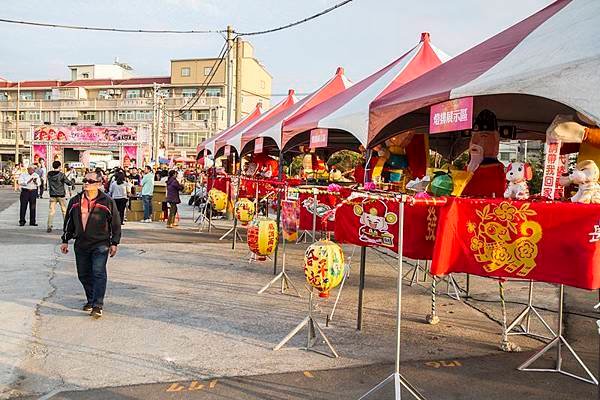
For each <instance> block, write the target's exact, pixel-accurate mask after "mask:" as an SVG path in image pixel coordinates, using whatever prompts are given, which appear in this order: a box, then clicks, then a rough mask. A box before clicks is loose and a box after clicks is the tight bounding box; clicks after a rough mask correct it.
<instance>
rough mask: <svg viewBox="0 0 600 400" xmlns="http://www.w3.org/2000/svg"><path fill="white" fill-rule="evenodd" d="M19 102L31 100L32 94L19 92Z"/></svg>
mask: <svg viewBox="0 0 600 400" xmlns="http://www.w3.org/2000/svg"><path fill="white" fill-rule="evenodd" d="M21 100H33V92H21Z"/></svg>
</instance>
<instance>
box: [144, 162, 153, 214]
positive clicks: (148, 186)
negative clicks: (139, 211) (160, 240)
mask: <svg viewBox="0 0 600 400" xmlns="http://www.w3.org/2000/svg"><path fill="white" fill-rule="evenodd" d="M153 193H154V172H153V171H152V167H151V166H149V165H146V168H145V169H144V177H143V178H142V202H143V204H144V220H143V221H142V222H152V194H153Z"/></svg>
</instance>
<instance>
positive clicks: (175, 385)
mask: <svg viewBox="0 0 600 400" xmlns="http://www.w3.org/2000/svg"><path fill="white" fill-rule="evenodd" d="M184 389H185V386H181V385H180V384H179V383H173V384H172V385H171V386H169V388H168V389H167V392H181V391H182V390H184Z"/></svg>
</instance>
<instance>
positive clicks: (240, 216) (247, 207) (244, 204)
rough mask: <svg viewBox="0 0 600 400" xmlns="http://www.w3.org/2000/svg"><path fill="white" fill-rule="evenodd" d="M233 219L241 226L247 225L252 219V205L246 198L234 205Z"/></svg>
mask: <svg viewBox="0 0 600 400" xmlns="http://www.w3.org/2000/svg"><path fill="white" fill-rule="evenodd" d="M235 218H236V219H237V220H238V221H240V223H241V224H242V225H246V224H248V222H250V221H252V218H254V203H253V202H251V201H250V200H248V199H246V198H241V199H239V200H238V201H237V202H236V203H235Z"/></svg>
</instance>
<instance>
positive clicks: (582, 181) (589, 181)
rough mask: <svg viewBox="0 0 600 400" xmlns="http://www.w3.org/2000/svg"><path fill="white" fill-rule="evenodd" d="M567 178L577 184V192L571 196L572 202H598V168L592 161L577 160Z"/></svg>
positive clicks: (599, 193) (599, 171) (599, 192)
mask: <svg viewBox="0 0 600 400" xmlns="http://www.w3.org/2000/svg"><path fill="white" fill-rule="evenodd" d="M569 180H570V181H571V183H574V184H575V185H578V186H579V189H578V190H577V193H576V194H575V195H574V196H573V197H571V201H572V202H574V203H585V204H589V203H593V204H600V184H598V180H600V170H599V169H598V166H597V165H596V163H595V162H594V161H592V160H584V161H580V162H578V163H577V166H576V168H575V170H574V171H573V172H572V173H571V175H569Z"/></svg>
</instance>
